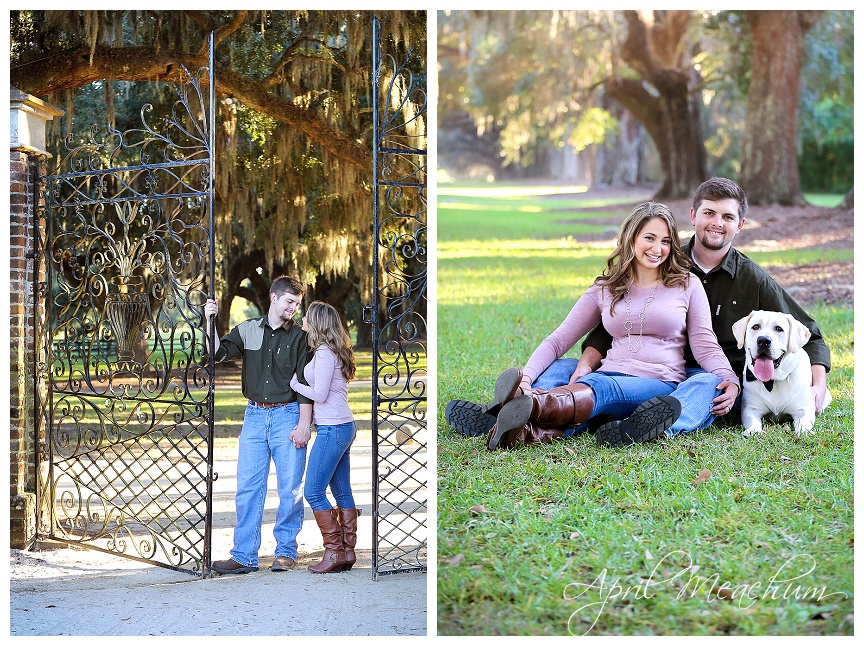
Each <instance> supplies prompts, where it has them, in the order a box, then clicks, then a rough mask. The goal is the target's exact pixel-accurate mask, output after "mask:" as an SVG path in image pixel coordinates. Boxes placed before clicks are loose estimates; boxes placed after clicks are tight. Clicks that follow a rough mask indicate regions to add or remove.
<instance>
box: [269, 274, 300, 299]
mask: <svg viewBox="0 0 864 646" xmlns="http://www.w3.org/2000/svg"><path fill="white" fill-rule="evenodd" d="M305 291H306V289H305V288H304V287H303V283H301V282H300V281H299V280H297V279H296V278H294V276H279V277H278V278H276V279H275V280H274V281H273V282H272V283H270V293H271V294H276V298H279V297H280V296H282V294H284V293H285V292H291V293H292V294H294V296H303V293H304V292H305Z"/></svg>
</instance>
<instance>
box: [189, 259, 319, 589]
mask: <svg viewBox="0 0 864 646" xmlns="http://www.w3.org/2000/svg"><path fill="white" fill-rule="evenodd" d="M303 292H304V289H303V286H302V285H301V284H300V282H299V281H298V280H297V279H296V278H292V277H289V276H280V277H279V278H277V279H275V280H274V281H273V283H272V284H271V285H270V308H269V309H268V311H267V316H263V317H261V318H257V319H250V320H248V321H244V322H243V323H241V324H240V325H238V326H236V327H235V328H233V329H232V330H231V331H230V332H229V333H228V334H226V335H225V336H223V337H222V338H221V339H219V338H218V337H217V338H216V342H215V345H216V348H215V360H216V361H217V362H221V361H226V360H229V359H237V358H240V357H242V358H243V372H242V388H243V396H244V397H245V398H246V399H248V400H249V404H248V406H247V407H246V413H245V416H244V418H243V430H242V431H241V433H240V451H239V455H238V457H237V495H236V497H235V506H236V511H237V526H236V527H235V528H234V547H233V548H232V550H231V558H229V559H226V560H224V561H214V562H213V565H212V567H213V570H214V571H216V572H219V573H220V574H245V573H247V572H255V571H257V570H258V549H259V548H260V547H261V525H262V522H263V518H264V501H265V499H266V497H267V475H268V473H269V471H270V460H271V458H272V460H273V462H274V464H275V465H276V483H277V485H276V486H277V490H278V492H279V507H278V509H277V510H276V524H275V525H274V527H273V535H274V536H275V538H276V551H275V558H274V559H273V565H272V566H271V567H270V569H271V571H273V572H280V571H284V570H289V569H291V568H292V567H294V563H295V562H296V560H297V534H298V533H299V532H300V527H301V526H302V524H303V490H302V489H301V482H302V480H303V472H304V469H305V467H306V444H307V443H308V442H309V439H310V437H311V435H312V431H311V428H310V425H311V423H312V403H311V401H310V400H309V399H308V398H306V397H304V396H302V395H300V394H298V393H295V392H294V391H293V390H292V389H291V386H290V383H291V377H292V376H293V375H294V374H295V373H296V374H297V375H298V376H300V378H302V375H303V368H304V367H305V365H306V361H307V352H308V345H307V341H306V333H305V332H304V331H303V330H302V329H301V326H300V325H299V324H297V323H296V322H294V321H293V320H292V317H293V316H294V314H295V313H296V312H297V307H298V306H299V305H300V302H301V300H302V299H303ZM217 309H218V306H217V303H216V301H215V300H208V301H207V304H206V305H205V306H204V314H205V317H206V319H205V320H206V329H207V338H208V339H209V338H210V334H209V330H210V324H211V323H210V321H211V320H212V318H213V317H215V316H216V313H217Z"/></svg>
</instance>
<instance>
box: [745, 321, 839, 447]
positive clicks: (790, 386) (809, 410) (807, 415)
mask: <svg viewBox="0 0 864 646" xmlns="http://www.w3.org/2000/svg"><path fill="white" fill-rule="evenodd" d="M732 333H733V334H734V335H735V340H736V341H737V342H738V347H739V348H744V351H745V355H746V356H745V359H744V375H743V379H742V380H741V383H742V385H743V392H742V401H741V422H742V424H744V435H747V436H750V435H755V434H757V433H761V432H762V418H763V417H764V416H766V415H771V416H773V417H774V418H775V419H777V420H778V421H779V419H780V418H781V417H783V416H784V415H789V416H791V417H792V423H793V425H794V427H795V435H796V436H798V437H801V436H802V435H807V434H808V433H810V432H811V431H812V429H813V423H814V422H815V421H816V405H815V403H814V402H813V394H812V393H811V391H810V387H811V386H812V385H813V375H812V373H811V372H810V357H808V356H807V353H806V352H804V351H803V350H802V349H801V348H802V347H803V346H804V344H805V343H807V341H808V340H809V339H810V330H808V329H807V328H806V327H805V326H804V325H803V324H802V323H801V322H800V321H798V320H796V319H795V318H794V317H793V316H792V315H790V314H784V313H782V312H766V311H764V310H756V311H753V312H750V314H749V315H747V316H745V317H744V318H742V319H740V320H739V321H737V322H736V323H735V324H734V325H733V326H732ZM830 403H831V393H830V392H826V393H825V406H826V407H827V406H828V404H830Z"/></svg>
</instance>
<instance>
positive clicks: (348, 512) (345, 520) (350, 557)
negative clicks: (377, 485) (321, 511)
mask: <svg viewBox="0 0 864 646" xmlns="http://www.w3.org/2000/svg"><path fill="white" fill-rule="evenodd" d="M336 509H338V510H339V524H340V525H341V526H342V548H343V549H344V550H345V568H344V569H343V570H342V571H343V572H347V571H348V570H350V569H351V568H352V567H354V564H355V563H356V562H357V555H356V554H354V548H355V547H357V517H358V516H359V515H360V513H361V512H362V510H361V509H343V508H342V507H337V508H336Z"/></svg>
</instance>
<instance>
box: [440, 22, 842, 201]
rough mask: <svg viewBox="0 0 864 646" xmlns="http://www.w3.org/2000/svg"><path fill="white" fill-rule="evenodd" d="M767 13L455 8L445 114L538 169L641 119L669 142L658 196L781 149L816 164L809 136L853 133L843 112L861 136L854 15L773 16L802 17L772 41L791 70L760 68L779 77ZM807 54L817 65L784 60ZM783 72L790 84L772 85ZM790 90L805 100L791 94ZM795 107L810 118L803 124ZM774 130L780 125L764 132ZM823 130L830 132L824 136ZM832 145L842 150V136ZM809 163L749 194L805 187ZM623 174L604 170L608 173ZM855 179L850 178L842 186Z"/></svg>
mask: <svg viewBox="0 0 864 646" xmlns="http://www.w3.org/2000/svg"><path fill="white" fill-rule="evenodd" d="M756 13H758V12H748V11H612V10H595V11H585V10H555V11H533V10H527V11H519V12H479V11H472V12H468V11H448V12H442V13H441V14H440V16H439V47H438V52H439V53H438V56H439V66H440V68H441V74H440V79H439V88H440V93H441V103H440V107H439V122H443V123H445V124H446V123H447V122H448V119H449V120H454V115H456V114H460V113H461V114H465V113H467V114H468V115H470V116H471V118H472V119H473V120H474V123H475V126H476V128H477V131H478V132H479V133H481V134H484V135H486V136H487V137H488V133H490V132H492V133H494V137H495V138H497V140H498V151H499V155H500V159H501V161H502V163H503V165H505V166H506V165H511V166H512V165H517V164H522V165H526V166H527V165H531V164H533V163H535V162H536V161H537V160H538V159H539V158H540V155H541V154H542V151H544V150H546V149H548V148H550V147H554V148H558V149H563V148H564V147H565V146H569V147H571V148H572V150H574V151H580V150H582V149H584V148H585V147H586V146H588V147H592V148H594V149H597V148H603V147H605V148H606V149H610V148H611V146H610V145H609V144H610V142H614V143H615V145H616V146H619V147H620V146H622V145H624V146H627V145H630V142H629V141H627V136H626V135H627V131H628V129H629V127H628V124H627V121H626V119H625V117H626V115H629V116H630V118H631V119H632V118H635V120H636V121H637V122H638V123H639V124H640V126H641V127H642V129H644V132H646V133H647V134H648V136H649V138H650V141H651V142H652V143H653V148H654V149H656V151H657V155H658V157H659V160H660V170H661V172H660V177H659V180H660V188H659V190H658V192H657V197H658V198H670V199H671V198H676V197H679V198H680V197H688V196H689V195H690V193H691V192H692V190H693V188H695V186H696V184H698V183H699V182H700V181H702V180H703V179H705V177H706V176H707V175H709V174H724V175H727V176H731V177H736V178H739V179H740V174H741V172H742V165H743V166H747V165H748V163H749V167H750V168H754V167H755V162H756V161H761V159H762V157H759V155H763V156H768V155H769V154H771V153H772V151H779V150H783V151H789V150H792V151H795V150H798V151H799V155H798V157H797V161H798V165H801V166H804V165H805V164H806V163H807V161H808V160H807V159H805V158H803V157H802V156H801V155H800V151H801V148H802V140H803V141H808V140H809V141H816V140H818V141H820V142H827V140H828V138H827V137H823V136H822V135H821V133H827V132H828V131H829V130H830V131H831V132H832V133H835V135H839V133H840V132H842V131H843V128H838V127H837V126H838V125H839V124H840V123H841V122H842V123H843V124H844V125H845V128H846V132H847V133H851V130H849V129H851V127H852V119H851V109H852V95H851V93H850V92H851V88H852V74H851V69H852V67H851V63H852V14H851V12H849V11H831V12H818V11H815V12H793V11H779V12H768V14H771V15H769V16H767V17H768V18H772V17H773V18H774V19H775V20H776V19H778V17H782V18H784V19H788V20H789V21H790V23H789V24H790V25H798V26H799V28H798V29H797V31H796V33H797V34H799V37H798V38H797V39H792V38H791V34H789V36H790V37H789V38H787V37H786V36H785V35H784V37H783V39H782V40H783V41H784V43H785V49H783V50H782V51H781V49H780V48H779V47H775V48H774V51H772V50H771V48H770V45H769V47H768V48H767V49H768V51H767V52H766V53H767V54H768V55H769V56H770V55H772V54H773V60H774V61H776V63H777V67H774V68H769V59H768V58H766V57H765V56H764V55H762V54H760V62H759V64H758V65H757V69H756V70H755V71H756V72H763V71H767V70H769V69H772V70H773V71H771V72H770V73H769V74H768V76H767V77H766V75H765V74H756V73H754V43H756V44H757V45H758V44H759V43H762V42H766V43H770V42H772V40H771V38H772V37H771V34H772V33H773V31H772V29H773V26H774V25H773V23H774V22H775V21H772V20H763V21H754V20H750V18H754V17H755V16H756ZM780 14H782V16H780ZM787 41H788V42H787ZM759 46H760V47H761V45H759ZM760 51H762V50H760ZM793 59H794V60H802V61H803V65H799V66H796V65H786V66H785V67H784V66H783V62H784V61H791V60H793ZM816 70H819V71H818V72H817V71H816ZM781 73H782V74H783V75H784V76H783V77H782V79H780V78H778V75H779V74H781ZM769 79H773V83H774V86H775V87H777V88H782V90H783V91H782V92H777V93H776V94H774V95H769V92H770V91H771V90H772V87H771V86H770V84H769ZM799 87H800V88H801V95H800V101H799V99H798V92H797V89H798V88H799ZM784 92H785V94H787V95H788V97H786V99H787V102H788V101H789V100H791V103H792V106H789V107H786V105H784V104H783V98H784V97H783V96H782V95H783V94H784ZM748 94H749V96H750V99H749V102H748ZM769 96H772V98H771V101H770V102H768V105H767V108H768V109H767V111H766V110H765V109H759V108H760V103H759V97H762V100H763V102H764V101H767V98H768V97H769ZM781 106H782V107H781ZM761 107H764V106H761ZM795 110H797V111H798V119H799V122H800V126H801V127H800V128H798V127H796V125H795V124H794V123H792V121H790V120H794V119H793V117H794V116H795V114H794V111H795ZM819 115H822V116H821V118H820V116H819ZM829 115H830V116H829ZM826 117H827V118H826ZM828 123H830V124H831V125H830V126H828ZM748 124H750V126H751V127H750V128H749V129H748ZM768 125H770V126H771V127H770V128H766V126H768ZM760 127H761V129H762V131H766V132H763V133H761V134H762V136H761V137H759V138H757V134H759V133H760ZM814 128H815V129H817V130H818V131H819V132H820V136H817V137H813V129H814ZM748 142H749V144H748ZM831 142H832V143H831V144H829V145H831V146H832V148H833V149H834V150H835V151H836V150H837V147H836V146H835V144H837V142H838V140H837V139H832V140H831ZM550 144H551V146H550ZM748 145H749V148H748ZM805 145H806V144H805ZM843 145H845V144H843ZM748 150H750V151H751V152H750V153H747V151H748ZM754 151H755V154H754ZM748 154H749V156H747V155H748ZM627 156H629V157H631V158H633V157H637V160H636V161H637V163H638V161H639V160H638V157H639V155H638V153H636V154H634V153H633V152H632V150H627V151H626V153H625V154H624V155H622V156H619V157H618V159H622V158H625V157H627ZM811 157H812V156H811ZM787 158H788V157H787ZM598 159H599V158H598ZM795 161H796V157H795V154H794V152H793V154H792V163H791V165H790V164H788V163H786V162H784V163H785V165H781V166H778V167H777V168H773V169H772V170H771V171H768V173H769V174H772V180H771V182H772V183H773V184H776V185H786V186H789V187H791V190H790V191H787V192H786V193H784V194H783V195H782V196H781V195H779V194H777V193H772V192H770V191H767V190H766V191H763V190H762V189H763V188H768V187H767V186H763V185H766V184H767V182H766V180H765V178H764V177H761V176H757V175H756V174H754V173H750V178H749V179H748V180H747V181H749V182H750V183H751V186H749V187H745V188H747V190H748V194H749V193H752V194H753V196H754V198H755V199H756V201H762V200H763V199H764V200H767V201H773V200H777V201H785V200H794V199H795V198H797V197H799V195H798V189H796V188H795V186H796V185H797V173H798V169H797V167H796V164H795ZM619 163H620V162H619ZM631 163H632V162H631ZM745 170H746V169H745ZM779 174H782V177H781V176H780V175H779ZM827 174H833V173H827V172H824V168H823V175H827ZM610 175H611V174H609V173H603V172H601V170H600V169H597V172H596V177H598V178H604V177H608V176H610ZM816 175H818V173H816V174H814V173H811V174H810V177H815V176H816ZM793 176H794V177H793ZM835 183H836V184H840V185H842V184H843V181H840V182H835ZM850 185H851V175H847V176H846V183H845V187H844V188H842V189H841V190H845V189H848V188H849V186H850ZM810 186H811V190H812V183H811V185H810Z"/></svg>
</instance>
